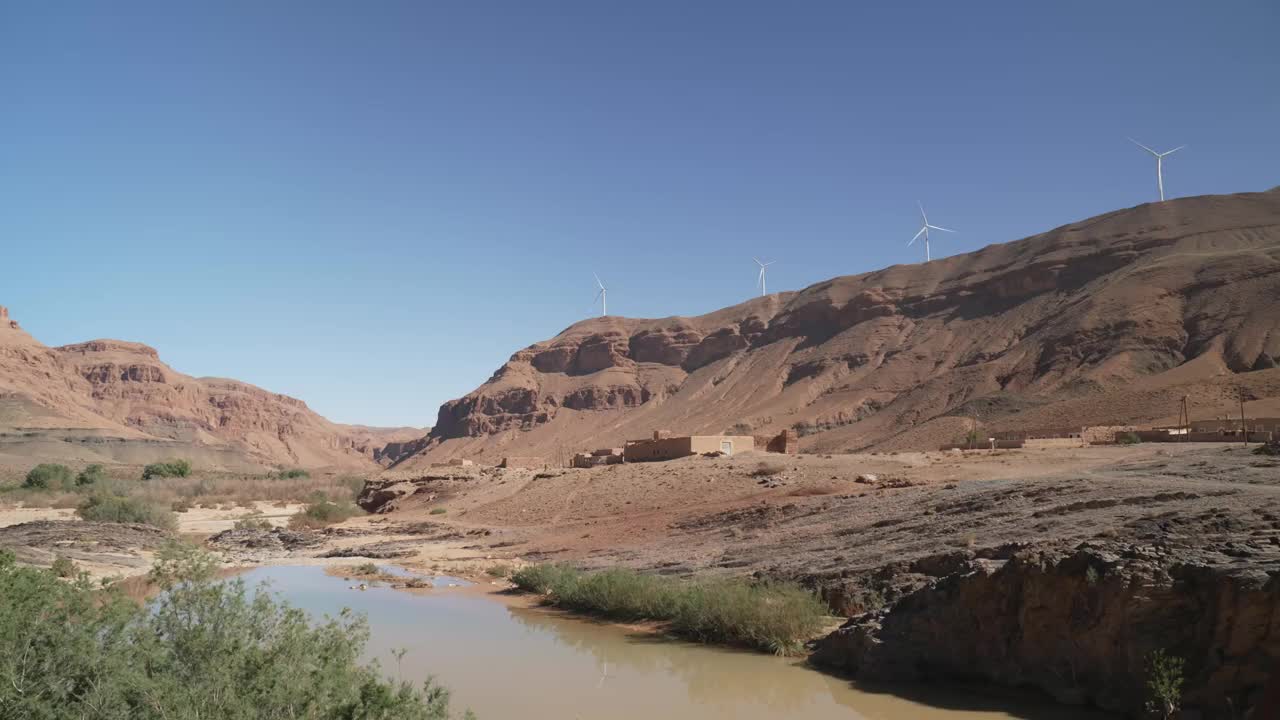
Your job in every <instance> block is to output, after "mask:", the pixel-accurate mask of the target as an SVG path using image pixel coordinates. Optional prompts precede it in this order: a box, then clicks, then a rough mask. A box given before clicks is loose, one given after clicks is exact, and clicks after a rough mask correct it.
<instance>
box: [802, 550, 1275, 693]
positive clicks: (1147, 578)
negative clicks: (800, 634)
mask: <svg viewBox="0 0 1280 720" xmlns="http://www.w3.org/2000/svg"><path fill="white" fill-rule="evenodd" d="M1238 550H1239V553H1238V554H1240V555H1241V556H1242V557H1246V558H1251V559H1249V560H1241V561H1239V562H1232V561H1231V560H1232V558H1231V557H1229V556H1223V555H1220V554H1215V553H1206V552H1186V551H1180V552H1178V553H1171V552H1168V551H1167V550H1165V549H1162V548H1159V547H1157V546H1149V545H1148V546H1141V545H1119V544H1092V545H1090V544H1086V545H1082V546H1080V547H1078V548H1076V549H1074V550H1071V549H1067V548H1054V549H1017V548H1013V549H1009V550H1007V551H1003V552H1002V551H994V552H985V553H980V554H979V557H973V558H968V559H965V558H961V559H958V560H957V558H955V557H942V556H940V557H939V558H935V560H938V561H939V562H936V563H932V565H933V568H932V569H931V568H930V567H929V566H930V565H931V563H928V562H924V563H917V565H918V566H919V567H917V568H915V569H916V570H924V571H926V572H931V573H932V574H936V575H937V577H934V578H931V579H930V580H929V581H928V582H926V583H924V584H923V586H921V587H919V589H916V590H914V591H911V592H909V593H907V594H906V595H905V596H904V597H902V598H901V599H899V600H897V601H896V602H894V603H892V604H891V605H889V606H888V607H886V608H883V609H880V610H876V611H873V612H869V613H866V614H863V615H860V616H858V617H855V618H853V619H852V620H850V621H849V622H848V623H847V624H846V625H845V626H844V627H843V628H841V629H840V630H838V631H837V632H835V633H833V634H832V635H830V636H829V637H827V638H825V639H824V640H823V641H822V642H820V643H819V646H818V648H817V651H816V652H815V654H814V656H813V661H814V662H815V663H817V664H819V665H821V666H825V667H828V668H832V669H835V670H839V671H842V672H846V673H850V674H853V675H856V676H857V677H859V678H863V679H868V680H871V679H877V680H894V681H902V680H927V679H949V680H954V679H969V680H981V681H992V682H997V683H1001V684H1005V685H1010V686H1019V687H1035V688H1040V689H1043V690H1045V691H1047V692H1049V693H1050V694H1052V695H1053V696H1054V697H1056V698H1057V699H1058V700H1060V701H1063V702H1068V703H1073V704H1083V703H1088V704H1092V705H1097V706H1099V707H1102V708H1104V709H1108V710H1113V711H1118V712H1124V713H1133V714H1135V715H1140V714H1141V713H1142V710H1143V708H1144V705H1145V703H1146V701H1147V700H1148V699H1149V695H1148V692H1147V688H1146V682H1147V679H1148V676H1147V670H1146V668H1147V658H1148V656H1149V654H1150V653H1152V652H1154V651H1163V652H1165V653H1166V654H1168V655H1172V656H1176V657H1179V658H1182V659H1183V660H1184V661H1185V662H1186V666H1185V670H1184V676H1185V695H1184V696H1183V705H1184V707H1185V708H1187V709H1193V710H1195V711H1196V712H1198V713H1200V716H1201V717H1206V718H1235V717H1243V716H1244V715H1243V712H1244V711H1245V710H1246V709H1248V708H1250V707H1253V706H1255V705H1256V702H1257V699H1258V697H1259V696H1260V695H1261V693H1262V691H1263V688H1264V687H1265V685H1266V683H1267V682H1268V680H1269V678H1270V675H1271V673H1272V672H1273V670H1274V665H1275V662H1276V661H1277V660H1280V634H1277V633H1276V632H1275V631H1274V630H1273V628H1275V627H1277V624H1276V623H1277V620H1280V582H1277V580H1276V573H1277V571H1278V570H1280V567H1278V566H1276V565H1275V564H1274V563H1267V562H1259V561H1258V559H1257V556H1258V553H1257V552H1254V551H1250V550H1249V549H1248V548H1246V547H1239V548H1238Z"/></svg>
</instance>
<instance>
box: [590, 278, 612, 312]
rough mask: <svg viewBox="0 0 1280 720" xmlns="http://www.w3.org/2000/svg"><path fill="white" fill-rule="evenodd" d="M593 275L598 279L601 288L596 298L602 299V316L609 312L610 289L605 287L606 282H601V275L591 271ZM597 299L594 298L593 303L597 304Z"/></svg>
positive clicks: (597, 282)
mask: <svg viewBox="0 0 1280 720" xmlns="http://www.w3.org/2000/svg"><path fill="white" fill-rule="evenodd" d="M591 276H592V277H594V278H595V279H596V285H597V286H598V287H599V288H600V292H598V293H596V300H599V301H600V317H604V316H606V315H608V314H609V291H608V290H606V289H605V287H604V283H602V282H600V276H599V275H596V274H595V273H591ZM596 300H592V301H591V304H592V305H595V303H596Z"/></svg>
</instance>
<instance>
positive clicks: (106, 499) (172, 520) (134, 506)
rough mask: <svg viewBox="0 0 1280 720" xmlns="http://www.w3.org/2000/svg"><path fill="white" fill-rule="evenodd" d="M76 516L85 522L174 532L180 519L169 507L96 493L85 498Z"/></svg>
mask: <svg viewBox="0 0 1280 720" xmlns="http://www.w3.org/2000/svg"><path fill="white" fill-rule="evenodd" d="M76 514H77V515H79V516H80V517H81V518H83V519H85V520H91V521H93V522H108V523H142V524H144V525H154V526H156V527H158V528H164V529H166V530H173V529H174V528H176V527H177V526H178V518H177V516H176V515H174V514H173V511H172V510H170V509H169V508H168V507H164V506H161V505H155V504H151V503H148V502H146V501H144V500H140V499H138V498H133V497H120V496H119V495H108V494H106V493H96V494H94V495H90V496H89V497H87V498H85V500H84V502H83V503H81V504H80V507H78V508H76Z"/></svg>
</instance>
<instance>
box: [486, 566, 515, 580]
mask: <svg viewBox="0 0 1280 720" xmlns="http://www.w3.org/2000/svg"><path fill="white" fill-rule="evenodd" d="M485 574H487V575H488V576H489V577H496V578H504V577H507V576H508V575H510V574H511V566H510V565H503V564H501V563H499V564H497V565H490V566H489V567H488V568H486V569H485Z"/></svg>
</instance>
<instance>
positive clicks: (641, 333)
mask: <svg viewBox="0 0 1280 720" xmlns="http://www.w3.org/2000/svg"><path fill="white" fill-rule="evenodd" d="M1278 307H1280V190H1272V191H1270V192H1265V193H1244V194H1238V195H1226V196H1203V197H1192V198H1183V199H1178V200H1171V201H1168V202H1165V203H1157V204H1149V205H1141V206H1138V207H1135V208H1130V209H1127V210H1120V211H1116V212H1112V213H1108V214H1106V215H1102V216H1099V217H1096V218H1091V219H1089V220H1085V221H1082V222H1078V223H1074V224H1071V225H1067V226H1064V227H1061V228H1057V229H1055V230H1052V231H1050V232H1047V233H1043V234H1041V235H1037V236H1034V237H1030V238H1026V239H1024V240H1019V241H1016V242H1010V243H1005V244H1001V245H992V246H989V247H986V248H983V249H982V250H979V251H977V252H973V253H969V254H965V255H958V256H955V257H950V258H945V259H942V260H936V261H933V262H931V263H927V264H924V265H896V266H893V267H889V268H886V269H884V270H879V271H876V272H872V273H867V274H863V275H853V276H846V277H839V278H835V279H832V280H829V281H826V282H823V283H818V284H816V285H813V286H811V287H809V288H806V289H804V290H803V291H801V292H799V293H780V294H776V295H770V296H768V297H765V298H759V299H755V300H751V301H749V302H746V303H743V304H741V305H736V306H734V307H730V308H726V309H724V310H720V311H718V312H715V313H711V314H709V315H704V316H700V317H695V318H681V317H673V318H665V319H661V320H634V319H627V318H617V317H607V318H598V319H591V320H586V321H583V322H580V323H577V324H575V325H573V326H572V327H570V328H568V329H567V330H565V331H564V332H562V333H561V334H560V335H558V336H556V337H555V338H553V339H551V340H549V341H547V342H542V343H537V344H535V345H533V346H530V347H528V348H525V349H524V350H521V351H520V352H518V353H516V354H515V355H514V356H512V358H511V359H510V361H508V362H507V363H506V364H505V365H503V366H502V368H500V369H499V370H498V371H497V372H496V373H495V374H494V376H493V377H492V378H490V379H489V381H488V382H486V383H485V384H484V385H482V386H481V387H480V388H478V389H476V390H475V391H474V392H472V393H471V394H469V395H467V396H466V397H463V398H460V399H458V400H454V401H451V402H448V403H446V404H445V405H444V406H443V407H441V409H440V413H439V420H438V422H437V424H436V427H435V429H434V430H433V431H432V433H431V436H430V438H429V440H428V441H427V442H426V443H425V447H424V449H423V450H422V451H421V452H420V453H418V455H417V456H415V457H414V458H412V459H410V460H408V461H407V462H408V463H409V464H410V465H412V464H414V463H419V462H424V461H430V460H437V459H441V458H445V457H450V456H459V455H461V456H475V457H481V458H488V459H493V458H496V457H498V456H501V455H503V454H539V455H547V456H552V457H555V456H558V455H559V454H560V453H562V452H566V451H573V450H578V449H583V448H589V447H606V446H611V445H616V444H618V443H619V442H621V441H622V440H625V439H628V438H636V437H644V436H646V435H648V434H649V433H650V432H651V431H652V430H653V429H655V428H665V429H670V430H673V431H675V432H678V433H698V432H720V431H723V430H727V429H730V428H734V427H736V428H737V429H738V431H743V430H744V429H745V428H746V427H748V426H749V427H750V429H751V431H753V432H755V433H756V434H764V433H772V432H776V431H778V430H781V429H783V428H787V427H798V428H800V429H802V431H803V432H805V434H806V437H805V439H804V441H803V443H802V444H803V446H805V447H807V448H809V449H813V450H821V451H830V450H838V449H849V448H866V447H885V448H896V447H899V446H903V447H906V446H912V447H932V446H936V445H937V444H939V443H941V442H949V441H951V440H953V439H954V438H955V437H956V436H957V435H958V434H959V433H961V432H963V429H964V428H966V427H967V426H968V425H967V423H968V422H969V421H968V420H967V419H966V418H967V417H968V416H970V414H972V413H977V414H978V415H979V416H980V418H981V421H982V422H983V423H984V425H986V426H987V427H989V428H990V429H1002V428H1012V427H1029V426H1035V427H1044V426H1063V425H1066V426H1069V425H1077V424H1087V423H1103V422H1105V423H1110V422H1120V421H1126V422H1129V421H1133V422H1139V421H1150V420H1157V419H1164V418H1166V417H1168V416H1169V415H1170V414H1171V413H1173V412H1174V409H1173V408H1174V405H1173V403H1174V402H1176V400H1177V398H1180V397H1182V396H1183V395H1191V397H1192V401H1193V409H1194V411H1195V412H1197V413H1199V414H1200V416H1202V417H1203V416H1205V415H1210V414H1212V415H1217V414H1221V413H1224V412H1227V411H1228V410H1229V409H1230V408H1231V407H1232V402H1233V398H1234V397H1235V395H1234V393H1235V392H1236V387H1237V386H1240V385H1243V386H1245V387H1246V391H1247V393H1248V394H1249V396H1250V397H1252V398H1254V399H1255V401H1256V402H1259V403H1264V404H1266V406H1267V407H1271V406H1272V404H1271V401H1270V400H1269V398H1275V397H1280V371H1278V370H1269V368H1272V367H1274V366H1275V365H1276V362H1277V359H1280V310H1277V308H1278Z"/></svg>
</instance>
